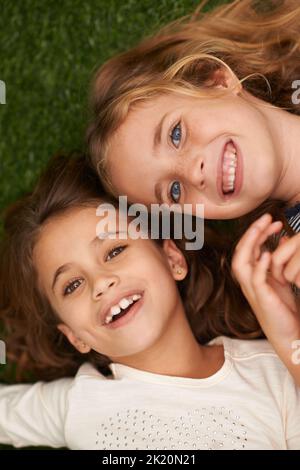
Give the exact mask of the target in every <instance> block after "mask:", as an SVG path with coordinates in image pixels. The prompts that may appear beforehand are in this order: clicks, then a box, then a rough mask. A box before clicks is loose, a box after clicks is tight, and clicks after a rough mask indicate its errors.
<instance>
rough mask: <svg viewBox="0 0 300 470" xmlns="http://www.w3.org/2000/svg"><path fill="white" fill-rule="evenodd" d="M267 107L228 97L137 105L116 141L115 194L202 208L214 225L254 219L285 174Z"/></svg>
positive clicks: (111, 158)
mask: <svg viewBox="0 0 300 470" xmlns="http://www.w3.org/2000/svg"><path fill="white" fill-rule="evenodd" d="M246 95H247V99H245V97H246ZM262 103H263V102H261V101H260V100H258V99H256V98H254V97H252V96H251V95H249V93H247V92H245V91H244V90H242V92H241V93H240V94H239V93H236V92H233V91H230V90H228V92H227V95H226V96H224V97H220V98H213V99H212V98H210V99H202V98H201V99H200V98H199V99H197V98H194V97H190V96H182V95H175V94H168V95H161V96H159V97H157V98H155V99H153V100H151V102H147V101H146V102H144V103H142V104H137V105H136V106H135V108H132V110H131V111H130V112H129V114H128V116H127V118H126V120H125V121H124V122H123V123H122V125H121V126H120V127H119V129H117V131H116V132H115V133H114V135H113V136H112V138H111V143H110V147H109V150H108V155H107V159H108V160H107V161H108V170H109V176H110V178H111V181H112V184H113V186H114V188H115V189H116V190H117V192H118V194H120V195H121V194H126V195H127V196H128V199H129V200H130V201H131V202H142V203H144V204H146V205H150V204H151V203H167V204H169V205H170V204H174V203H175V202H176V203H180V204H181V205H183V204H192V206H193V213H196V210H195V204H204V214H205V218H209V219H228V218H234V217H238V216H241V215H243V214H246V213H248V212H250V211H251V210H253V209H254V208H256V207H258V206H259V205H260V204H261V203H262V202H263V201H265V200H266V199H268V198H269V197H271V196H272V192H273V191H274V189H275V186H276V183H277V181H278V178H279V175H280V168H279V164H278V161H279V158H278V155H277V153H278V150H277V146H275V139H274V136H273V135H272V130H271V128H270V126H269V121H268V118H267V114H266V112H265V110H266V108H265V107H264V106H263V105H262ZM230 141H231V142H232V144H233V147H232V146H231V145H230V144H228V143H229V142H230ZM225 150H226V151H227V152H226V155H225ZM235 151H236V152H237V154H236V155H237V156H236V157H235V156H234V152H235ZM228 152H229V153H228ZM276 152H277V153H276ZM232 183H233V185H234V192H231V193H230V192H228V191H230V189H231V188H230V184H232ZM224 191H225V192H226V191H227V194H225V192H224Z"/></svg>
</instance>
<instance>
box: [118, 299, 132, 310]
mask: <svg viewBox="0 0 300 470" xmlns="http://www.w3.org/2000/svg"><path fill="white" fill-rule="evenodd" d="M119 305H120V307H121V308H123V309H125V308H127V307H128V305H130V304H129V302H128V300H127V299H125V298H124V299H121V300H120V302H119Z"/></svg>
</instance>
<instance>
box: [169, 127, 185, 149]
mask: <svg viewBox="0 0 300 470" xmlns="http://www.w3.org/2000/svg"><path fill="white" fill-rule="evenodd" d="M178 127H179V129H180V142H181V139H182V129H181V121H179V122H177V124H176V125H175V126H174V127H172V129H171V132H170V139H171V143H172V145H174V147H175V148H177V149H178V148H179V146H178V147H177V146H176V145H175V144H174V143H173V142H172V135H173V132H174V131H175V129H177V128H178ZM179 144H180V143H179Z"/></svg>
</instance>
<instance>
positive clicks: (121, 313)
mask: <svg viewBox="0 0 300 470" xmlns="http://www.w3.org/2000/svg"><path fill="white" fill-rule="evenodd" d="M142 302H143V295H142V294H134V295H131V296H128V297H124V298H123V299H121V301H120V302H119V303H118V304H116V305H114V306H113V307H112V308H111V309H110V313H109V315H108V316H107V317H106V319H105V322H104V325H105V326H106V327H108V328H116V327H118V326H121V325H123V324H125V323H127V321H129V320H130V319H131V318H132V317H133V316H134V315H135V313H136V312H137V311H138V310H139V308H140V306H141V303H142Z"/></svg>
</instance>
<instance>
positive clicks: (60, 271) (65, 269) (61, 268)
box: [51, 263, 71, 291]
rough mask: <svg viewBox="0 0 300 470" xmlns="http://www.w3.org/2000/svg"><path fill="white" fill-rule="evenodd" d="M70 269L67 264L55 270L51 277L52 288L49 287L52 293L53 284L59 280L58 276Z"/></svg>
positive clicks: (69, 264)
mask: <svg viewBox="0 0 300 470" xmlns="http://www.w3.org/2000/svg"><path fill="white" fill-rule="evenodd" d="M70 268H71V263H67V264H63V265H62V266H60V267H59V268H57V270H56V271H55V273H54V276H53V282H52V286H51V289H52V290H53V291H54V287H55V284H56V281H57V279H58V278H59V276H60V275H61V274H62V273H64V272H66V271H68V270H69V269H70Z"/></svg>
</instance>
